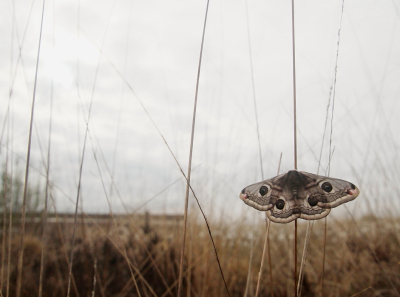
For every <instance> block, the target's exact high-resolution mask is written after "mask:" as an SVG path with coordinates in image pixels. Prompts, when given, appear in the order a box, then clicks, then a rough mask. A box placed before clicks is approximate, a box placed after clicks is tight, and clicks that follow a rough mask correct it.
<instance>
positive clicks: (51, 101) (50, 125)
mask: <svg viewBox="0 0 400 297" xmlns="http://www.w3.org/2000/svg"><path fill="white" fill-rule="evenodd" d="M54 15H55V11H54V3H53V40H52V43H53V49H54V27H55V24H54V19H55V18H54ZM53 87H54V83H53V77H52V78H51V85H50V120H49V140H48V143H47V166H46V190H45V198H44V199H45V200H44V210H43V227H42V228H43V231H42V232H43V233H42V251H41V258H40V272H39V295H38V296H39V297H42V294H43V271H44V258H45V246H46V227H47V207H48V200H49V191H50V151H51V128H52V120H53Z"/></svg>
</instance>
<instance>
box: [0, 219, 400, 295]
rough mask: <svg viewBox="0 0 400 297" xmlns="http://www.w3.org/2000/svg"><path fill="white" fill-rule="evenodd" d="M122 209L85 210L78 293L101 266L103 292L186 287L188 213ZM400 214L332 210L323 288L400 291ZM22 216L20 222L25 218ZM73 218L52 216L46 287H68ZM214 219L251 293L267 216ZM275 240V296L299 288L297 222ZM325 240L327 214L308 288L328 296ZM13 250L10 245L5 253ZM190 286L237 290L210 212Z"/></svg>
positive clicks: (193, 290) (32, 262)
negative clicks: (352, 214)
mask: <svg viewBox="0 0 400 297" xmlns="http://www.w3.org/2000/svg"><path fill="white" fill-rule="evenodd" d="M115 219H116V223H117V225H118V227H115V223H114V220H113V219H112V218H111V217H98V216H85V217H81V219H80V221H79V223H78V225H77V226H78V227H79V231H78V234H77V236H78V238H77V241H76V245H75V247H74V249H75V252H74V259H75V260H74V263H73V286H72V289H71V292H72V296H78V295H79V296H91V294H92V292H93V283H94V273H95V274H96V285H95V296H138V293H137V291H140V294H141V296H176V293H177V292H176V291H177V279H178V272H179V263H178V261H179V249H180V246H179V243H180V234H181V217H179V216H176V217H167V216H148V217H147V218H146V216H132V217H127V216H123V217H116V218H115ZM34 221H35V220H32V219H31V220H28V223H27V235H26V237H25V255H24V269H23V284H22V296H37V295H38V289H39V270H40V257H41V248H42V242H41V233H42V229H41V224H40V222H34ZM57 221H58V223H57ZM399 224H400V222H399V221H398V220H397V221H394V220H392V221H390V220H389V219H376V218H368V219H365V220H359V221H357V225H355V224H354V222H352V221H347V220H346V221H343V220H342V221H336V222H335V221H334V220H333V219H328V234H327V247H326V264H325V286H324V294H323V296H352V295H353V294H356V293H359V292H361V291H363V290H365V291H364V292H362V293H361V294H359V295H358V296H395V292H394V290H393V288H392V287H391V284H390V282H389V279H388V278H390V281H391V282H392V283H393V284H394V285H395V287H396V288H397V290H399V291H400V274H399V271H400V269H399V268H400V249H399V246H400V242H399ZM14 225H15V226H17V225H18V224H17V222H16V223H15V224H14ZM72 226H73V224H71V223H70V220H69V219H68V218H67V216H64V217H63V216H59V217H58V219H56V218H51V219H50V223H49V224H48V227H47V228H48V229H47V240H46V249H45V253H46V254H45V268H44V284H43V288H44V289H43V290H44V291H43V296H66V287H67V282H68V261H67V259H68V255H69V252H70V244H71V236H72ZM306 227H307V222H301V224H300V225H299V246H300V247H301V246H302V244H303V241H304V238H305V231H306ZM211 229H212V231H213V236H214V240H215V242H216V246H217V250H218V255H219V257H220V260H221V265H222V269H223V271H224V274H225V278H226V279H227V282H228V287H229V290H230V294H231V296H243V294H244V290H245V287H246V279H247V271H248V259H249V252H250V245H251V238H252V237H251V232H250V231H249V230H254V231H255V233H254V235H255V237H254V238H255V242H254V254H253V263H252V270H251V281H250V287H249V293H248V296H254V293H255V286H256V282H257V275H258V271H259V266H260V261H261V253H262V248H263V242H264V235H265V224H264V222H260V223H259V225H258V226H257V227H250V225H249V222H247V221H246V220H244V219H243V220H242V221H240V222H238V223H232V222H230V223H227V222H226V223H223V222H219V223H216V222H215V223H213V222H211ZM359 230H360V231H361V232H363V235H362V234H361V233H360V231H359ZM6 235H7V234H6ZM270 242H271V253H272V274H273V284H271V283H270V281H269V279H270V278H269V271H268V265H264V267H265V271H264V273H263V279H262V283H261V291H260V295H259V296H270V294H271V290H273V292H274V296H291V295H292V294H293V292H292V288H293V279H292V275H293V272H292V269H293V224H288V225H282V224H272V225H271V230H270ZM6 245H7V241H6ZM322 245H323V220H321V221H317V222H315V223H314V227H313V233H312V236H311V239H310V245H309V249H308V253H307V265H306V268H305V276H304V280H303V287H302V296H320V292H321V291H320V290H321V285H320V282H321V275H322V273H321V271H322V251H323V248H322ZM18 246H19V236H18V233H17V232H15V233H13V237H12V242H11V266H10V271H11V272H10V279H9V280H10V287H9V288H10V291H9V296H14V295H15V287H16V277H17V267H16V265H17V258H18V257H17V254H18ZM5 250H6V252H7V249H5ZM125 252H126V255H127V258H128V260H129V263H130V264H128V260H127V259H126V257H125ZM7 257H8V255H7V253H6V254H5V258H4V259H7ZM0 258H2V257H0ZM300 260H301V257H300V256H299V261H300ZM95 262H96V269H95ZM129 265H130V266H131V269H130V268H129ZM2 267H3V268H4V278H3V280H2V293H3V296H6V288H7V261H5V263H3V264H2ZM382 268H383V269H384V270H385V271H383V270H382ZM131 271H132V272H131ZM135 282H136V283H137V287H136V285H135ZM183 295H184V296H227V294H226V292H225V289H224V285H223V282H222V278H221V275H220V272H219V269H218V266H217V261H216V259H215V254H214V251H213V250H212V245H211V242H210V238H209V235H208V233H207V230H206V228H205V224H204V222H202V221H201V220H198V221H196V220H194V219H192V220H191V221H190V222H189V230H188V240H187V254H186V263H185V279H184V294H183Z"/></svg>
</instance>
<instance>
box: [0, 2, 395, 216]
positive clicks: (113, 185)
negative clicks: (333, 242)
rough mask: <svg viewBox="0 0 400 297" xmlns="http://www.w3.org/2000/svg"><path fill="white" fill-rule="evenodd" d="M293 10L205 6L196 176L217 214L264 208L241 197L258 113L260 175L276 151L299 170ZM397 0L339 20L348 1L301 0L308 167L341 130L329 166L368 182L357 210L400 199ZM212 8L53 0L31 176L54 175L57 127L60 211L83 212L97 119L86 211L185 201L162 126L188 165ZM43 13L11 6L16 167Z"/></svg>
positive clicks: (302, 146)
mask: <svg viewBox="0 0 400 297" xmlns="http://www.w3.org/2000/svg"><path fill="white" fill-rule="evenodd" d="M290 5H291V3H290V1H276V0H273V1H272V0H268V1H260V0H247V1H245V0H243V1H242V0H241V1H226V0H217V1H213V0H211V1H210V6H209V16H208V22H207V27H206V35H205V44H204V53H203V64H202V68H201V77H200V85H199V95H198V108H197V118H196V128H195V140H194V151H193V167H194V168H195V169H194V171H193V175H192V184H193V187H194V189H195V191H196V193H197V196H198V197H199V199H200V202H201V203H202V205H203V206H204V208H205V210H206V213H207V214H208V215H213V214H221V213H223V214H224V216H227V217H232V215H240V214H241V213H248V214H254V213H257V211H256V210H253V209H251V208H249V207H248V206H246V205H244V204H243V203H242V201H240V199H239V198H238V194H239V192H240V191H241V189H242V188H244V187H245V186H247V185H249V184H251V183H254V182H257V181H260V180H261V164H260V157H259V153H258V140H257V122H256V113H257V116H258V125H259V131H260V143H261V151H262V161H263V168H262V169H263V172H264V177H265V178H270V177H273V176H275V175H276V173H277V168H278V162H279V156H280V154H281V152H282V156H283V157H282V165H281V172H285V171H287V170H290V169H293V166H294V164H293V101H292V100H293V99H292V96H293V92H292V43H291V42H292V37H291V6H290ZM399 5H400V4H399V3H398V1H396V0H383V1H369V0H368V1H365V0H352V1H349V0H345V2H344V10H343V15H342V1H338V0H329V1H320V0H319V1H317V0H296V1H295V15H296V16H295V32H296V69H297V73H296V77H297V100H298V106H297V112H298V113H297V120H298V168H299V170H303V171H308V172H312V173H317V171H318V159H319V156H320V151H321V145H322V143H323V149H322V158H321V167H320V169H319V173H320V174H326V173H327V172H326V170H327V167H328V160H329V147H330V139H331V149H332V150H334V153H333V158H332V161H331V168H330V175H331V176H332V177H337V178H341V179H346V180H349V181H351V182H353V183H355V184H356V185H357V186H358V187H359V188H360V190H361V195H360V196H359V198H357V200H355V201H353V202H351V203H349V204H348V207H349V209H350V210H351V211H353V212H354V213H357V214H363V213H365V212H366V211H368V210H373V211H382V213H386V211H388V209H391V210H393V211H394V212H395V211H396V210H398V209H399V204H400V203H399V193H400V191H399V190H400V187H399V180H400V179H399V177H400V174H399V170H398V168H399V167H400V166H399V165H400V162H399V154H398V151H399V138H398V137H397V135H398V133H399V132H398V130H399V127H400V117H399V112H400V104H398V101H399V94H400V84H399V77H400V55H399V53H400V29H399V17H400V14H399ZM205 9H206V1H203V0H202V1H198V0H193V1H182V0H178V1H169V0H167V1H166V0H162V1H160V0H151V1H127V0H111V1H79V0H77V1H69V0H68V1H66V0H47V1H46V3H45V10H44V22H43V33H42V42H41V51H40V60H39V68H38V81H37V91H36V104H35V113H34V128H33V136H32V152H31V177H30V180H31V182H32V183H33V184H34V183H37V182H38V181H39V182H41V183H42V184H43V183H44V179H43V175H44V174H45V166H44V164H45V163H46V160H47V157H46V156H47V146H48V141H49V136H50V142H51V159H50V160H51V161H50V163H51V168H50V178H51V181H52V183H53V189H52V192H53V197H54V199H55V201H56V203H57V209H58V211H73V209H74V201H75V199H76V193H77V184H78V178H79V166H80V160H81V157H82V152H83V146H84V137H85V131H86V122H87V121H89V134H88V137H87V142H86V150H85V155H84V164H83V173H82V196H81V198H82V201H81V202H82V207H83V210H84V211H86V212H108V211H109V206H108V203H107V197H108V198H109V200H110V202H111V205H112V209H113V211H126V210H128V211H132V210H135V209H136V208H137V207H138V206H140V205H142V204H143V203H144V202H146V201H147V200H148V199H150V198H152V197H154V196H155V195H156V194H158V193H160V192H162V193H161V194H160V195H158V196H157V197H155V198H154V199H153V200H152V201H151V202H150V203H148V204H147V205H146V206H145V207H144V208H142V210H145V209H147V210H149V211H152V212H158V213H164V212H166V213H179V212H182V211H183V205H184V194H185V182H184V181H183V179H182V176H181V174H180V171H179V167H178V166H177V165H176V163H175V161H174V159H173V157H172V156H171V154H170V152H169V150H168V148H167V146H166V144H165V143H164V141H163V140H162V137H161V136H160V134H159V132H158V131H157V128H158V129H159V131H160V132H161V133H162V135H163V136H164V138H165V140H166V141H167V143H168V145H169V146H170V148H171V149H172V151H173V153H174V154H175V156H176V157H177V160H178V161H179V163H180V165H181V166H182V168H183V169H184V171H185V172H186V171H187V164H188V155H189V144H190V132H191V122H192V114H193V103H194V96H195V87H196V76H197V67H198V59H199V54H200V44H201V34H202V28H203V22H204V15H205ZM41 16H42V2H41V1H39V0H35V1H33V2H31V3H27V2H26V1H18V0H16V1H2V4H1V9H0V30H1V36H2V42H1V43H0V51H1V54H0V75H1V80H0V92H1V94H0V100H1V106H2V108H1V109H0V120H1V121H0V123H1V125H2V134H1V135H2V138H1V155H0V156H1V162H2V165H3V168H4V164H5V163H6V159H7V157H8V158H9V160H12V161H13V163H14V164H15V165H14V171H15V172H17V171H18V170H19V172H20V173H21V172H23V170H24V166H25V162H26V151H27V146H28V131H29V120H30V112H31V103H32V97H33V86H34V77H35V67H36V56H37V51H38V44H39V34H40V21H41ZM341 18H342V22H341V23H340V20H341ZM339 29H340V43H339V54H338V56H337V51H338V37H339V35H338V32H339ZM336 60H337V65H336ZM336 66H337V76H336V85H335V84H334V77H335V76H334V74H335V67H336ZM253 85H254V89H253ZM333 86H335V88H334V87H333ZM333 94H334V96H333ZM333 98H334V101H333ZM255 102H256V106H257V108H256V109H255ZM333 107H334V110H333V113H332V108H333ZM144 108H145V109H146V110H147V112H148V113H146V112H145V110H144ZM89 112H90V116H89ZM7 114H9V115H10V116H9V117H7ZM332 114H333V121H332ZM50 120H51V121H52V126H51V133H49V123H50ZM152 121H154V124H155V125H154V124H153V122H152ZM325 122H327V126H325ZM331 123H332V126H331ZM324 131H326V133H325V138H324V137H323V135H324ZM331 131H332V134H331ZM7 146H8V150H7ZM9 166H10V165H9ZM340 213H346V211H345V209H344V208H343V207H340V208H338V209H336V210H334V211H333V212H332V213H331V214H332V215H334V216H335V215H340ZM257 215H260V214H257Z"/></svg>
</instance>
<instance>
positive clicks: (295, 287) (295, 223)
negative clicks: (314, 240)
mask: <svg viewBox="0 0 400 297" xmlns="http://www.w3.org/2000/svg"><path fill="white" fill-rule="evenodd" d="M294 296H295V297H297V219H296V220H294Z"/></svg>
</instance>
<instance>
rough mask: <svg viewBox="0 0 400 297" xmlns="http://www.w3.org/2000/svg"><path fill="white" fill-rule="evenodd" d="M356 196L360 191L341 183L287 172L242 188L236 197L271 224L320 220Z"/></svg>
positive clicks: (310, 175)
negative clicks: (266, 217) (259, 211)
mask: <svg viewBox="0 0 400 297" xmlns="http://www.w3.org/2000/svg"><path fill="white" fill-rule="evenodd" d="M359 194H360V190H359V189H358V188H357V187H356V186H355V185H354V184H352V183H350V182H347V181H345V180H341V179H337V178H331V177H326V176H321V175H315V174H311V173H308V172H304V171H297V170H290V171H289V172H287V173H284V174H281V175H278V176H275V177H273V178H271V179H267V180H264V181H262V182H259V183H256V184H252V185H250V186H248V187H246V188H244V189H243V190H242V192H241V193H240V195H239V197H240V199H242V200H243V201H244V203H246V204H247V205H250V206H252V207H254V208H256V209H258V210H261V211H266V212H267V216H268V218H269V219H270V220H271V221H273V222H276V223H289V222H291V221H293V220H295V219H298V218H301V219H305V220H318V219H322V218H324V217H326V216H327V215H328V214H329V212H330V211H331V208H333V207H336V206H338V205H340V204H343V203H346V202H348V201H351V200H354V199H355V198H356V197H357V196H358V195H359Z"/></svg>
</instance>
